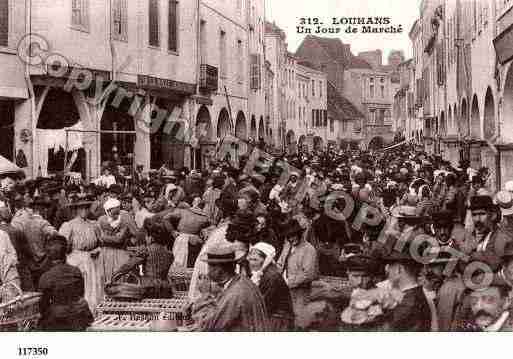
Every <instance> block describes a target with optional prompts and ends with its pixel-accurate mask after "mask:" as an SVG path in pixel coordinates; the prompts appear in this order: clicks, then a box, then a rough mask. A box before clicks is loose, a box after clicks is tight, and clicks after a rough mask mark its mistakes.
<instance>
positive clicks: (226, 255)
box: [200, 243, 244, 264]
mask: <svg viewBox="0 0 513 359" xmlns="http://www.w3.org/2000/svg"><path fill="white" fill-rule="evenodd" d="M243 257H244V253H237V252H236V251H235V247H234V246H233V245H232V244H225V243H220V244H217V245H214V246H212V247H211V248H209V249H208V250H207V252H206V253H204V254H203V255H202V256H201V258H200V259H201V261H203V262H206V263H208V264H226V263H237V262H239V261H240V260H241V259H242V258H243Z"/></svg>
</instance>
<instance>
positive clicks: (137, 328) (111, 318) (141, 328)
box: [87, 314, 152, 332]
mask: <svg viewBox="0 0 513 359" xmlns="http://www.w3.org/2000/svg"><path fill="white" fill-rule="evenodd" d="M151 324H152V321H151V320H122V319H120V318H119V316H118V315H116V314H110V315H102V316H100V317H99V318H98V319H96V320H95V321H94V323H93V324H92V325H91V326H90V327H89V328H88V329H87V331H90V332H105V331H119V332H127V331H128V332H149V331H151Z"/></svg>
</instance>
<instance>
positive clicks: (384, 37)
mask: <svg viewBox="0 0 513 359" xmlns="http://www.w3.org/2000/svg"><path fill="white" fill-rule="evenodd" d="M265 1H266V17H267V19H268V20H269V21H271V22H272V21H275V22H276V24H277V25H278V26H279V27H280V28H281V29H283V30H284V31H285V33H286V34H287V41H288V44H289V51H290V52H296V50H297V48H298V46H299V45H300V44H301V41H302V40H303V38H304V37H305V36H306V35H304V34H298V33H297V31H296V26H297V25H299V19H300V18H302V17H319V18H320V20H321V21H322V22H323V23H324V24H325V26H326V25H328V24H330V25H331V22H332V18H333V17H336V18H342V17H374V16H380V17H390V18H391V22H392V24H393V25H394V26H396V25H399V24H401V25H402V27H403V32H402V33H400V34H364V33H358V34H347V33H340V34H323V35H316V34H314V35H316V36H326V37H339V38H340V39H341V40H342V42H343V43H345V44H351V51H352V52H353V54H355V55H357V54H358V52H360V51H369V50H376V49H381V50H382V51H383V62H384V63H386V59H387V56H388V53H389V52H390V51H391V50H403V51H404V53H405V56H406V58H407V59H408V58H410V57H411V56H412V55H413V51H412V48H411V43H410V39H409V37H408V33H409V32H410V29H411V27H412V25H413V23H414V22H415V20H416V19H417V18H418V17H419V6H420V1H421V0H265ZM342 27H343V28H345V26H342Z"/></svg>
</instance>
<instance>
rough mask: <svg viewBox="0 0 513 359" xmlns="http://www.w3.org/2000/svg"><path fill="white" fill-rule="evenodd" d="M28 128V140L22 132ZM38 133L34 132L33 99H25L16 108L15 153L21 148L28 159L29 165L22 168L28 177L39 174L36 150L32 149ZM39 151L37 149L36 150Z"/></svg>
mask: <svg viewBox="0 0 513 359" xmlns="http://www.w3.org/2000/svg"><path fill="white" fill-rule="evenodd" d="M24 130H27V131H28V132H27V133H29V134H30V136H29V137H28V142H24V141H22V136H21V133H22V132H23V131H24ZM35 138H36V134H35V133H32V104H31V100H25V101H23V102H20V103H19V104H16V105H15V108H14V155H15V156H16V155H17V154H18V151H19V150H21V151H23V153H24V154H25V158H26V159H27V167H25V168H22V170H23V171H24V172H25V176H27V178H34V177H35V176H37V167H36V168H34V166H35V161H34V158H33V154H34V152H33V151H32V149H33V146H34V145H35V142H34V139H35ZM36 152H37V151H36Z"/></svg>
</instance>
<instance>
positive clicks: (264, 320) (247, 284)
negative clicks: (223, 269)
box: [203, 275, 269, 332]
mask: <svg viewBox="0 0 513 359" xmlns="http://www.w3.org/2000/svg"><path fill="white" fill-rule="evenodd" d="M268 321H269V319H268V316H267V313H266V309H265V303H264V299H263V298H262V295H261V294H260V291H259V290H258V287H257V286H255V285H254V284H253V283H252V282H251V281H250V280H249V279H247V278H245V277H243V276H239V275H236V276H235V277H234V278H233V279H232V280H231V282H230V283H229V284H228V287H227V288H226V289H224V290H223V292H222V293H221V295H220V297H219V298H218V299H217V302H216V309H215V312H214V313H213V315H212V316H211V317H210V318H209V320H208V321H207V322H206V323H205V326H204V327H203V330H204V331H208V332H264V331H267V330H268V329H269V323H268Z"/></svg>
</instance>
